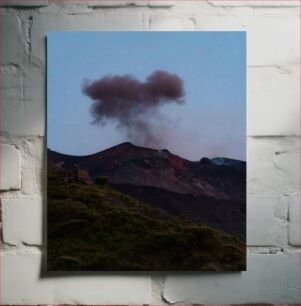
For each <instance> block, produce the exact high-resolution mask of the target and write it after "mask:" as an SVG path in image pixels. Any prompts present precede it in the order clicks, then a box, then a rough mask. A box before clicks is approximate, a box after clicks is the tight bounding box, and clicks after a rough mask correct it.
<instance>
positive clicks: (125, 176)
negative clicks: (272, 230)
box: [48, 142, 246, 240]
mask: <svg viewBox="0 0 301 306" xmlns="http://www.w3.org/2000/svg"><path fill="white" fill-rule="evenodd" d="M48 167H49V168H55V167H60V168H63V169H65V170H68V171H74V170H75V169H77V170H80V171H83V172H85V173H87V176H88V177H89V178H90V179H91V181H93V180H96V179H97V178H98V177H107V178H108V181H109V184H110V186H111V187H113V188H115V189H117V190H118V191H120V192H122V193H124V194H127V195H129V196H131V197H134V198H137V199H138V200H142V201H143V202H144V203H146V204H148V205H150V206H151V207H154V208H160V209H162V210H164V211H166V212H167V213H169V214H172V215H177V216H180V217H183V218H185V219H188V220H191V221H192V222H201V223H203V224H208V225H210V226H213V227H215V228H217V229H221V230H224V231H226V232H228V233H230V234H233V235H236V236H238V237H240V238H242V239H243V240H244V239H245V235H246V234H245V227H246V163H245V162H243V161H238V160H233V159H228V158H223V157H222V158H214V159H208V158H202V159H201V160H200V161H189V160H186V159H184V158H181V157H179V156H177V155H174V154H172V153H170V152H169V151H168V150H155V149H150V148H144V147H138V146H135V145H133V144H131V143H128V142H126V143H122V144H119V145H117V146H114V147H111V148H109V149H107V150H104V151H101V152H98V153H95V154H92V155H87V156H70V155H65V154H60V153H57V152H54V151H51V150H49V149H48Z"/></svg>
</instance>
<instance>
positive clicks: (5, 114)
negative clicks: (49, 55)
mask: <svg viewBox="0 0 301 306" xmlns="http://www.w3.org/2000/svg"><path fill="white" fill-rule="evenodd" d="M6 75H7V77H5V79H4V87H5V88H4V96H3V103H2V118H3V119H2V120H3V124H2V129H3V131H5V132H6V133H7V134H9V135H16V136H23V135H36V136H41V135H44V133H45V77H44V72H43V70H41V69H38V68H35V67H24V69H23V72H22V73H21V71H20V70H18V69H15V71H13V72H12V73H11V74H6ZM22 75H23V76H22Z"/></svg>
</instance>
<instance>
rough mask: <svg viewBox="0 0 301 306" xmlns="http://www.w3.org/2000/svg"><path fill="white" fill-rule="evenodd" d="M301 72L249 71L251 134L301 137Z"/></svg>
mask: <svg viewBox="0 0 301 306" xmlns="http://www.w3.org/2000/svg"><path fill="white" fill-rule="evenodd" d="M299 71H300V69H299V67H294V66H292V67H288V68H287V69H281V68H279V67H277V66H276V67H256V68H254V67H250V68H248V77H247V79H248V86H247V90H248V93H247V94H248V135H250V136H258V135H265V136H268V135H272V136H273V135H300V79H299ZM271 110H273V112H272V113H271ZM285 118H287V120H286V119H285Z"/></svg>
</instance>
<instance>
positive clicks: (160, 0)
mask: <svg viewBox="0 0 301 306" xmlns="http://www.w3.org/2000/svg"><path fill="white" fill-rule="evenodd" d="M175 4H176V1H164V0H149V6H150V7H172V6H174V5H175Z"/></svg>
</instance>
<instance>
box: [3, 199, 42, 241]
mask: <svg viewBox="0 0 301 306" xmlns="http://www.w3.org/2000/svg"><path fill="white" fill-rule="evenodd" d="M2 210H3V241H4V242H5V243H8V244H11V245H17V246H20V245H22V243H25V244H31V245H42V243H43V239H42V233H43V232H44V231H43V224H42V222H43V221H44V222H45V221H46V220H45V218H43V201H42V199H6V200H2ZM44 212H46V207H44ZM44 225H45V224H44ZM44 242H45V240H44Z"/></svg>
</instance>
